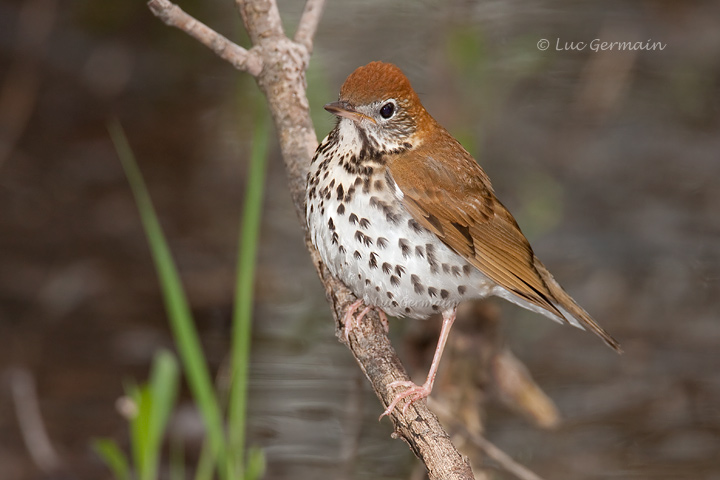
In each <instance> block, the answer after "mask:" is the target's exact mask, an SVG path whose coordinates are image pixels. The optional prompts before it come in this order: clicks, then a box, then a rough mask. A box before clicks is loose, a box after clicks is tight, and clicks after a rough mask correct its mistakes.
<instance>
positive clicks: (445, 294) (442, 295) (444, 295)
mask: <svg viewBox="0 0 720 480" xmlns="http://www.w3.org/2000/svg"><path fill="white" fill-rule="evenodd" d="M449 296H450V292H448V291H447V290H445V289H444V288H443V289H442V290H440V298H442V299H443V300H444V299H446V298H448V297H449Z"/></svg>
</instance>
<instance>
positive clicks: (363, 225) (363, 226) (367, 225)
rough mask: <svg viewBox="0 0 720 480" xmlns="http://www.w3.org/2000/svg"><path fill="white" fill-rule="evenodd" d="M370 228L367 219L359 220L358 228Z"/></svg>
mask: <svg viewBox="0 0 720 480" xmlns="http://www.w3.org/2000/svg"><path fill="white" fill-rule="evenodd" d="M369 226H370V220H368V219H367V218H361V219H360V228H368V227H369Z"/></svg>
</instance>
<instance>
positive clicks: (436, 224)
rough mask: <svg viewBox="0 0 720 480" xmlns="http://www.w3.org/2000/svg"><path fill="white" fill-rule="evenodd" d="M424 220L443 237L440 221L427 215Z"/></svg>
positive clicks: (431, 215) (443, 232) (433, 216)
mask: <svg viewBox="0 0 720 480" xmlns="http://www.w3.org/2000/svg"><path fill="white" fill-rule="evenodd" d="M425 218H427V221H428V223H430V225H432V226H433V227H434V228H435V230H437V231H438V233H439V234H440V235H445V231H444V230H443V226H442V223H440V220H438V218H437V217H436V216H435V215H433V214H430V213H429V214H428V215H427V216H426V217H425Z"/></svg>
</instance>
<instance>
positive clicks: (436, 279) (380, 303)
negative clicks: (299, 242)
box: [307, 177, 495, 318]
mask: <svg viewBox="0 0 720 480" xmlns="http://www.w3.org/2000/svg"><path fill="white" fill-rule="evenodd" d="M336 179H337V177H336ZM350 180H353V179H352V178H348V179H346V180H345V183H344V184H343V188H342V190H343V192H347V191H348V189H349V187H350V186H351V185H353V182H352V181H350ZM341 182H342V181H341ZM336 185H337V183H336ZM334 187H335V185H334ZM336 188H337V187H336ZM361 188H362V187H360V188H358V191H356V192H354V194H353V195H352V196H350V198H348V196H347V195H336V194H335V192H333V194H332V195H329V196H328V195H327V194H326V195H324V196H322V195H318V196H315V198H308V213H307V219H308V226H309V228H310V234H311V238H312V241H313V243H314V244H315V246H316V247H317V249H318V251H319V253H320V256H321V257H322V259H323V261H324V262H325V263H326V264H327V266H328V268H329V269H330V271H331V272H332V273H333V274H334V275H335V276H336V277H338V278H339V279H341V280H342V281H343V282H344V283H345V284H346V285H347V286H348V287H349V288H350V289H351V290H352V292H353V293H354V294H355V295H356V296H357V297H358V298H362V299H363V301H364V302H365V303H366V304H368V305H373V306H376V307H379V308H381V309H383V310H384V311H385V312H386V313H387V314H389V315H394V316H409V317H414V318H426V317H427V316H429V315H431V314H433V313H436V312H442V311H443V310H446V309H449V308H453V307H455V306H457V305H458V304H459V303H460V302H462V301H464V300H467V299H471V298H482V297H486V296H488V295H491V293H492V289H493V287H495V284H494V283H493V282H492V281H490V280H489V279H488V278H487V277H486V276H485V275H483V274H482V273H481V272H480V271H479V270H478V269H476V268H475V267H473V266H472V265H470V264H469V263H467V262H466V261H465V259H463V258H462V257H460V256H459V255H458V254H456V253H455V252H453V251H452V250H451V249H450V248H448V247H447V246H446V245H445V244H444V243H442V242H441V241H440V240H439V238H438V237H437V236H435V234H433V233H432V232H430V231H428V230H427V229H425V228H423V227H421V226H420V225H419V224H418V223H417V222H415V221H414V220H413V219H412V217H411V215H410V213H409V212H407V211H406V210H405V209H404V207H403V206H402V204H401V203H400V202H399V201H397V200H396V199H395V197H394V196H393V194H392V192H390V191H389V189H387V188H386V189H384V190H381V191H373V190H372V189H371V190H370V191H369V192H366V193H362V192H361ZM311 207H312V208H311Z"/></svg>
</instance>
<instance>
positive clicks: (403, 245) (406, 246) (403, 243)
mask: <svg viewBox="0 0 720 480" xmlns="http://www.w3.org/2000/svg"><path fill="white" fill-rule="evenodd" d="M398 245H399V246H400V250H401V251H402V254H403V257H405V258H407V257H409V256H410V242H408V241H407V240H405V239H404V238H401V239H400V240H398Z"/></svg>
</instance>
